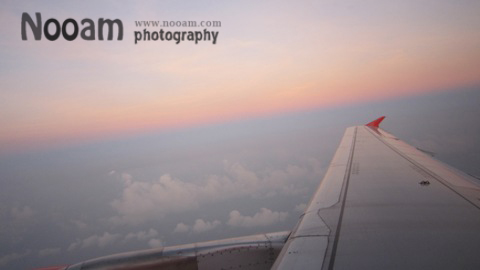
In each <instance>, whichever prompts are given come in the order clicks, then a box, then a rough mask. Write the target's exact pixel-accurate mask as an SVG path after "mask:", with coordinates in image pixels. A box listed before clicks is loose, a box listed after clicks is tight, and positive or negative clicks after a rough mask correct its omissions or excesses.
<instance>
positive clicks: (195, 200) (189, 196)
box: [110, 160, 320, 224]
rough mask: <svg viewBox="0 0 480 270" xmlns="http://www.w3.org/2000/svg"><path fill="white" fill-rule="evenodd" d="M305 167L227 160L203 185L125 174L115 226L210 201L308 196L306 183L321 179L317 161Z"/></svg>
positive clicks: (310, 162) (114, 219)
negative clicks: (250, 165) (254, 166)
mask: <svg viewBox="0 0 480 270" xmlns="http://www.w3.org/2000/svg"><path fill="white" fill-rule="evenodd" d="M307 163H308V165H307V166H306V167H300V166H297V165H288V166H287V167H286V168H285V169H283V170H272V169H264V170H263V171H260V172H253V171H251V170H248V169H247V168H246V167H244V166H243V165H241V164H240V163H230V162H228V161H224V171H225V174H224V175H210V176H208V177H207V178H206V179H205V180H204V181H202V182H200V183H189V182H184V181H182V180H179V179H175V178H172V177H171V176H170V175H168V174H164V175H162V176H161V177H160V179H158V180H156V181H153V182H142V181H136V180H134V179H133V177H132V176H131V175H129V174H126V173H123V174H122V179H123V182H124V189H123V192H122V194H121V197H120V198H118V199H115V200H114V201H112V202H111V205H112V207H113V208H114V209H115V210H116V211H117V213H118V214H117V215H116V216H114V217H112V218H111V219H110V221H111V222H113V223H114V224H141V223H143V222H145V221H148V220H155V219H159V218H161V217H164V216H165V215H166V214H168V213H172V212H182V211H188V210H194V209H197V208H198V207H199V206H200V205H202V204H204V203H208V202H218V201H223V200H227V199H231V198H238V197H247V196H253V197H265V196H274V195H277V194H284V195H297V194H302V193H308V192H309V190H307V189H306V188H305V181H308V180H312V179H313V180H315V181H317V180H318V179H319V178H320V176H318V168H316V167H317V166H318V162H315V160H309V161H308V162H307Z"/></svg>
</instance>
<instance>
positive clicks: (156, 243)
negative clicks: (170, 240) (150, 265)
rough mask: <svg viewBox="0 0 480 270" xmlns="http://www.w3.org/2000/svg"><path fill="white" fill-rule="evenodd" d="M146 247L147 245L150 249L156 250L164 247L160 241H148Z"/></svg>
mask: <svg viewBox="0 0 480 270" xmlns="http://www.w3.org/2000/svg"><path fill="white" fill-rule="evenodd" d="M148 245H149V246H150V247H151V248H158V247H163V246H165V244H164V243H163V241H162V240H160V239H150V241H148Z"/></svg>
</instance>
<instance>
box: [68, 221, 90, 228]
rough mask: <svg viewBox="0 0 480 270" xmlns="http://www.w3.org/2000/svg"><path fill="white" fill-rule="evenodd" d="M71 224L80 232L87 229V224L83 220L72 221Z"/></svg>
mask: <svg viewBox="0 0 480 270" xmlns="http://www.w3.org/2000/svg"><path fill="white" fill-rule="evenodd" d="M71 222H72V223H73V224H74V225H75V227H77V229H79V230H84V229H86V228H87V224H86V223H85V222H83V221H81V220H71Z"/></svg>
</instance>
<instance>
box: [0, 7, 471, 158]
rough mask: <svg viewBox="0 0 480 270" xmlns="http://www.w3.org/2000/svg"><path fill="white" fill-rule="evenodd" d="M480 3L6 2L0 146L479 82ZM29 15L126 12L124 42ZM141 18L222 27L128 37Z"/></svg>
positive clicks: (77, 16)
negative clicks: (166, 37)
mask: <svg viewBox="0 0 480 270" xmlns="http://www.w3.org/2000/svg"><path fill="white" fill-rule="evenodd" d="M479 11H480V4H479V3H478V2H477V1H367V2H365V1H362V2H358V1H301V2H298V1H281V2H278V1H268V2H263V1H262V3H258V2H257V1H251V2H245V1H236V2H231V1H229V2H228V3H227V2H217V3H216V2H208V3H197V2H195V1H191V2H183V3H179V2H178V1H162V2H158V1H152V2H148V1H146V2H142V4H141V5H134V2H131V1H130V2H129V1H121V2H116V1H104V2H101V3H93V2H73V3H72V2H64V1H49V2H48V3H44V2H42V3H38V2H35V1H32V2H18V1H3V2H2V9H1V11H0V12H1V16H0V23H1V25H2V27H1V35H2V39H1V44H0V45H1V47H0V57H1V59H2V62H1V64H0V70H1V73H0V76H1V77H0V81H1V91H0V125H1V126H2V132H1V133H0V149H4V150H3V151H2V152H5V151H7V152H10V151H11V150H16V149H21V148H25V147H27V148H28V147H38V146H40V145H51V144H55V143H59V142H76V141H82V140H86V139H98V138H104V137H109V136H122V135H128V134H136V133H141V132H143V131H145V130H157V129H170V128H176V127H189V126H195V125H201V124H204V123H211V122H225V121H230V120H232V119H238V118H246V117H247V118H248V117H255V116H261V115H272V114H277V113H284V112H288V111H301V110H305V109H310V108H323V107H332V106H337V105H341V104H352V103H359V102H365V101H372V100H385V99H392V98H396V97H402V96H408V95H418V94H421V93H425V92H433V91H442V90H444V89H451V88H453V87H455V86H466V85H472V84H476V83H478V81H479V78H480V50H479V48H480V32H479V31H478V25H480V17H479V16H478V14H479ZM23 12H27V13H29V14H30V15H31V16H32V17H34V13H35V12H41V14H42V19H43V22H45V21H46V20H47V19H49V18H55V19H57V20H59V21H60V22H63V20H65V19H66V18H74V19H75V20H77V21H78V22H80V21H81V20H82V19H84V18H91V19H93V20H94V21H96V19H97V18H100V17H104V18H110V19H115V18H118V19H121V20H122V22H123V24H124V28H125V29H124V32H125V33H124V35H125V36H124V39H123V40H122V41H98V40H96V41H84V40H82V39H80V37H78V38H77V39H76V40H75V41H72V42H68V41H65V40H64V39H63V38H62V37H60V38H59V40H57V41H54V42H52V41H48V40H46V38H45V37H43V39H42V41H34V40H33V39H32V36H31V32H29V31H30V30H27V34H28V35H29V40H28V41H22V40H21V37H20V19H21V14H22V13H23ZM135 20H174V21H177V20H180V21H183V20H215V21H221V24H222V27H221V28H210V29H209V30H212V31H213V30H215V31H219V37H218V40H217V44H215V45H213V44H211V43H209V42H201V43H199V44H197V45H195V44H193V43H187V42H182V43H180V44H178V45H176V44H175V43H174V42H154V41H150V42H140V43H139V44H137V45H135V44H134V38H133V32H134V31H135V30H143V28H136V27H135V23H134V22H135ZM80 28H81V29H82V27H80ZM149 30H155V29H154V28H149ZM156 30H158V29H156ZM170 30H172V29H170ZM173 30H182V31H185V30H187V31H188V30H192V29H188V28H187V29H185V28H180V29H178V28H174V29H173ZM193 30H197V29H195V28H194V29H193ZM201 30H203V29H201Z"/></svg>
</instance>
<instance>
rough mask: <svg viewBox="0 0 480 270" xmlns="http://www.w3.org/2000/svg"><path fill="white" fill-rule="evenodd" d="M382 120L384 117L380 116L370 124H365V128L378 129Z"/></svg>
mask: <svg viewBox="0 0 480 270" xmlns="http://www.w3.org/2000/svg"><path fill="white" fill-rule="evenodd" d="M383 119H385V116H382V117H380V118H378V119H376V120H373V121H372V122H370V123H368V124H366V126H367V127H375V128H378V127H380V123H381V122H382V121H383Z"/></svg>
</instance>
